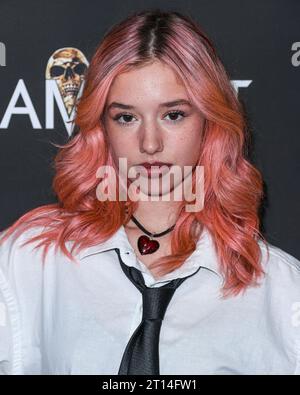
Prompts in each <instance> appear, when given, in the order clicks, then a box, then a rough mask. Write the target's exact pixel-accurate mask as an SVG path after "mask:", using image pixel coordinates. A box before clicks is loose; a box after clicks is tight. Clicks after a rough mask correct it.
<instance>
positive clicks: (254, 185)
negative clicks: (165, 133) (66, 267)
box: [2, 9, 268, 296]
mask: <svg viewBox="0 0 300 395" xmlns="http://www.w3.org/2000/svg"><path fill="white" fill-rule="evenodd" d="M155 60H159V61H161V62H164V63H165V64H167V65H169V66H170V67H172V68H173V70H174V71H175V72H176V73H177V75H178V76H179V77H180V78H181V79H182V80H183V82H184V84H185V86H186V89H187V92H188V95H189V97H190V98H191V100H192V101H193V102H194V103H195V105H196V106H197V107H198V108H199V110H200V111H201V112H202V113H203V114H204V116H205V127H204V131H203V138H202V147H201V150H200V152H199V160H198V165H201V166H204V169H205V180H204V192H205V195H204V196H205V198H204V209H203V210H201V211H199V212H192V213H189V212H185V211H184V210H181V214H180V217H179V219H178V221H177V223H176V226H175V229H174V231H173V232H172V240H171V248H172V255H170V256H166V257H164V258H161V259H159V260H157V261H155V262H154V263H153V264H152V265H151V267H150V268H151V269H155V273H156V275H163V274H165V273H168V272H170V271H172V270H174V269H176V268H178V267H180V266H181V265H182V264H183V262H184V261H185V260H186V258H187V257H188V256H189V255H190V254H191V253H192V252H193V251H194V250H195V247H196V241H197V239H198V237H199V236H200V234H201V231H202V229H203V226H205V227H207V228H208V230H209V231H210V233H211V235H212V236H213V241H214V246H215V248H216V252H217V256H218V259H219V264H220V270H221V272H222V273H223V274H224V276H225V284H224V287H223V294H224V296H226V295H237V294H238V293H239V292H241V291H244V290H245V289H246V288H247V287H248V286H250V285H257V280H258V279H259V278H260V277H261V276H262V275H263V274H264V272H263V269H262V265H261V258H262V256H261V250H260V246H259V244H258V239H261V240H262V241H263V243H264V244H265V245H266V247H268V245H267V242H266V240H265V238H264V236H263V235H262V233H261V232H260V231H259V226H260V220H259V217H258V210H259V207H260V204H261V201H262V198H263V180H262V176H261V174H260V172H259V171H258V170H257V169H256V168H255V167H254V166H253V165H252V164H250V162H249V161H248V160H247V159H246V154H247V149H248V139H247V138H248V132H247V126H246V121H245V119H246V117H245V114H244V112H243V109H242V106H241V104H240V102H239V100H238V98H237V95H236V92H235V91H234V88H233V86H232V85H231V82H230V79H229V76H228V75H227V73H226V71H225V69H224V67H223V65H222V63H221V61H220V59H219V58H218V56H217V54H216V51H215V49H214V47H213V45H212V43H211V42H210V40H209V39H208V37H207V36H206V35H205V34H204V33H203V31H202V30H201V29H200V27H199V26H198V25H197V24H196V23H195V22H194V21H193V20H192V18H190V17H189V16H184V15H182V14H180V13H178V12H162V11H160V10H157V9H156V10H147V11H143V12H135V13H133V14H131V15H130V16H128V17H127V18H126V19H125V20H123V21H121V22H120V23H118V24H116V25H115V26H113V28H112V29H111V30H110V31H109V32H108V33H107V34H106V35H105V36H104V38H103V39H102V41H101V43H100V45H99V46H98V48H97V49H96V52H95V54H94V56H93V57H92V60H91V63H90V66H89V68H88V71H87V75H86V80H85V87H84V90H83V94H82V97H81V99H80V100H79V101H78V106H77V114H76V118H75V126H76V128H77V130H78V133H74V135H73V136H72V139H70V140H69V141H68V142H67V143H66V144H65V145H63V146H61V145H56V146H57V147H59V148H60V150H59V152H58V153H57V155H56V157H55V161H54V162H55V163H54V166H55V170H56V174H55V176H54V179H53V189H54V191H55V193H56V195H57V197H58V203H55V204H47V205H43V206H40V207H37V208H35V209H33V210H31V211H29V212H27V213H25V214H24V215H22V216H21V217H20V218H19V219H18V220H17V221H15V222H14V223H13V225H11V226H10V227H9V228H8V232H6V233H5V235H4V237H3V239H2V241H4V240H5V239H6V238H7V237H8V236H9V235H10V234H11V233H13V232H14V231H15V230H16V229H17V228H18V232H17V235H19V234H20V233H21V232H22V231H23V230H26V229H28V228H31V227H34V226H44V229H43V232H42V233H41V234H39V235H38V236H35V237H33V238H31V239H29V240H27V241H26V242H25V243H24V244H23V245H25V244H28V243H31V242H34V241H36V240H41V242H40V243H39V244H38V245H37V246H36V247H35V248H37V247H40V246H43V247H44V250H43V261H44V259H45V255H46V254H47V251H48V248H49V246H50V245H51V244H52V243H53V242H54V243H55V249H56V250H57V248H58V247H60V248H61V250H62V251H63V253H64V254H65V255H66V256H67V257H69V258H70V259H71V260H72V261H74V257H73V255H72V253H73V251H74V249H75V248H77V250H78V251H80V250H81V249H83V248H86V247H89V246H92V245H95V244H98V243H101V242H103V241H105V240H107V239H108V238H110V237H111V236H112V235H113V234H114V233H115V232H116V231H117V230H118V228H119V227H120V226H121V225H122V224H123V225H124V224H126V223H127V222H128V221H129V218H130V215H131V214H133V213H134V211H135V209H136V207H137V206H136V205H137V202H132V201H130V200H129V199H128V200H127V202H124V201H109V200H108V201H104V202H103V201H99V200H98V199H97V198H96V188H97V185H98V184H99V179H97V178H96V171H97V169H98V168H99V166H104V165H106V164H110V165H112V166H114V163H113V161H112V156H111V153H110V150H109V146H108V144H107V140H106V136H105V130H104V127H103V123H102V114H103V112H104V109H105V105H106V98H107V95H108V92H109V89H110V86H111V84H112V82H113V80H114V78H115V77H116V76H117V75H118V74H120V73H122V72H126V71H130V70H131V69H132V68H135V67H142V66H143V65H145V64H146V63H149V62H153V61H155ZM199 133H200V131H199ZM194 181H195V180H194ZM193 186H194V187H195V185H193ZM185 203H186V202H185V201H183V202H182V207H184V205H185ZM126 207H127V208H128V214H126V211H125V208H126ZM21 224H22V225H23V226H22V227H21V226H20V225H21ZM68 240H73V241H74V244H73V246H72V248H71V252H69V251H68V249H67V248H66V245H65V242H67V241H68Z"/></svg>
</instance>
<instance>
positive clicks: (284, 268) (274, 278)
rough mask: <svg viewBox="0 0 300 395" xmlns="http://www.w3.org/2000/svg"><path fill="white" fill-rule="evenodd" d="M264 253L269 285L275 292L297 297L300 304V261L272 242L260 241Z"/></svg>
mask: <svg viewBox="0 0 300 395" xmlns="http://www.w3.org/2000/svg"><path fill="white" fill-rule="evenodd" d="M259 245H260V249H261V252H262V267H263V270H264V272H265V281H266V284H267V285H270V286H272V290H273V292H278V293H280V292H281V293H282V294H285V295H288V294H289V293H290V294H293V295H294V297H295V296H296V295H297V296H298V298H299V302H300V260H298V259H297V258H296V257H295V256H293V255H292V254H290V253H288V252H287V251H285V250H284V249H282V248H280V247H279V246H277V245H274V244H272V243H270V242H268V243H267V245H268V248H267V247H266V245H265V244H264V243H263V242H262V241H259Z"/></svg>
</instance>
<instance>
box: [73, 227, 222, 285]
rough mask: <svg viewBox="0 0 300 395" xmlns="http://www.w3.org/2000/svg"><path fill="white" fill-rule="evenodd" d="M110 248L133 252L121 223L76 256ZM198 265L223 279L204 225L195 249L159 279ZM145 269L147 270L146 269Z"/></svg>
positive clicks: (80, 257) (164, 278)
mask: <svg viewBox="0 0 300 395" xmlns="http://www.w3.org/2000/svg"><path fill="white" fill-rule="evenodd" d="M112 249H119V250H120V251H122V252H128V251H129V252H131V253H132V254H135V251H134V249H133V248H132V246H131V244H130V243H129V240H128V237H127V234H126V232H125V228H124V226H123V225H121V227H120V228H119V229H118V230H117V231H116V232H115V233H114V234H113V235H112V236H111V237H110V238H109V239H108V240H106V241H104V242H102V243H99V244H97V245H94V246H91V247H87V248H84V249H82V250H81V251H80V252H79V253H78V257H79V259H80V260H82V259H83V258H85V257H87V256H90V255H94V254H99V253H101V252H104V251H108V250H112ZM199 266H201V267H202V268H205V269H207V270H210V271H212V272H214V273H215V274H216V275H218V276H219V277H220V278H221V279H222V280H224V276H223V274H222V273H221V272H220V267H219V263H218V257H217V254H216V250H215V246H214V242H213V238H212V235H211V233H210V232H209V230H208V229H207V228H206V227H204V228H203V232H202V234H201V236H200V238H199V240H198V241H197V243H196V248H195V250H194V251H193V252H192V254H191V255H190V256H189V257H188V258H187V259H186V261H185V262H184V263H183V265H182V266H181V267H179V268H177V269H175V270H174V271H173V272H171V273H170V274H171V276H170V274H169V273H167V274H166V275H165V276H163V277H162V278H161V280H165V281H167V280H169V279H171V277H172V278H173V277H174V278H175V277H176V276H177V275H178V274H180V273H181V271H182V270H183V269H184V270H185V271H186V270H187V271H188V272H191V271H192V270H194V271H195V269H196V268H199ZM142 267H144V268H145V265H143V264H142ZM145 269H146V268H145ZM145 271H147V269H146V270H145Z"/></svg>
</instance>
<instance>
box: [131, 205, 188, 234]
mask: <svg viewBox="0 0 300 395" xmlns="http://www.w3.org/2000/svg"><path fill="white" fill-rule="evenodd" d="M180 204H181V202H180V201H151V200H149V201H139V203H138V208H137V209H136V211H135V212H134V216H135V218H136V219H137V220H138V221H139V222H140V223H141V224H142V225H143V227H144V228H146V229H147V230H148V231H149V232H151V233H160V232H163V231H164V230H166V229H168V228H169V227H171V226H172V225H174V224H175V223H176V221H177V219H178V216H179V211H180ZM126 226H127V227H128V228H136V227H137V226H136V224H135V223H134V222H133V221H132V220H130V221H129V222H128V223H127V224H126Z"/></svg>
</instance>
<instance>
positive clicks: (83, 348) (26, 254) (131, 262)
mask: <svg viewBox="0 0 300 395" xmlns="http://www.w3.org/2000/svg"><path fill="white" fill-rule="evenodd" d="M41 230H42V229H41V228H34V229H30V230H27V231H26V232H24V233H23V234H22V235H21V236H20V237H19V238H18V239H17V240H16V241H12V236H11V237H10V238H9V239H8V240H7V241H6V242H5V243H4V244H1V245H0V371H1V372H2V373H3V374H118V369H119V365H120V362H121V359H122V355H123V353H124V350H125V347H126V345H127V343H128V341H129V339H130V337H131V335H132V333H133V332H134V330H135V329H136V327H137V326H138V325H139V323H140V322H141V318H142V294H141V293H140V291H139V290H138V289H137V288H136V287H135V286H134V285H133V284H132V283H131V282H130V281H129V279H128V278H127V277H126V276H125V274H124V272H123V271H122V268H121V266H120V262H119V259H118V255H117V251H116V250H115V249H119V251H120V256H121V258H122V260H123V262H124V263H125V264H126V265H128V266H134V267H136V268H137V269H139V270H140V271H141V272H142V274H143V277H144V280H145V284H146V285H147V286H148V287H156V286H161V285H163V284H165V283H167V282H169V281H171V280H173V279H174V278H179V277H186V276H188V275H190V274H192V273H195V272H196V271H197V270H198V269H199V267H200V266H201V267H200V270H198V271H197V273H196V274H194V275H193V276H191V277H190V278H188V279H186V280H185V281H184V282H183V283H182V284H181V285H180V287H179V288H178V289H177V290H176V292H175V294H174V296H173V298H172V299H171V301H170V304H169V306H168V308H167V311H166V314H165V317H164V320H163V323H162V327H161V333H160V343H159V357H160V374H162V375H163V374H171V375H175V374H299V373H300V262H299V261H298V260H297V259H296V258H294V257H293V256H291V255H289V254H288V253H286V252H284V251H282V250H281V249H279V248H278V247H275V246H273V245H271V244H269V246H270V259H269V261H268V262H267V260H266V249H265V246H264V245H263V243H262V242H259V244H260V247H261V250H262V253H263V266H264V270H265V272H266V276H265V277H264V279H263V280H262V282H261V285H260V286H259V287H251V288H248V290H247V291H246V293H244V294H241V295H239V296H235V297H231V298H227V299H222V298H221V292H220V289H221V286H222V284H223V281H224V279H223V277H222V275H221V274H220V271H219V268H218V261H217V256H216V252H215V249H214V247H213V243H212V238H211V235H210V233H209V232H208V231H207V230H206V229H204V232H203V234H202V236H201V237H200V239H199V241H198V243H197V248H196V250H195V251H194V252H193V253H192V254H191V255H190V257H189V258H188V259H187V260H186V261H185V262H184V264H183V265H182V266H181V267H180V268H178V269H176V270H175V271H173V272H171V273H168V274H166V275H165V276H163V277H161V278H160V279H159V280H158V281H155V279H154V277H153V276H152V274H151V272H150V271H149V270H148V269H147V267H146V266H145V265H144V264H143V263H142V262H141V261H139V260H138V259H137V257H136V254H135V252H134V249H133V248H132V246H131V245H130V243H129V241H128V238H127V234H126V232H125V229H124V227H123V226H122V227H121V228H119V230H118V231H117V232H116V233H115V234H114V235H113V236H112V237H111V238H110V239H109V240H107V241H106V242H104V243H101V244H99V245H97V246H93V247H90V248H86V249H84V250H82V251H81V252H80V253H79V254H77V255H76V257H77V260H78V263H73V262H71V261H70V260H69V259H68V258H67V257H66V256H65V255H63V254H62V252H60V250H58V251H57V252H55V251H54V247H53V246H51V247H50V249H49V252H48V255H47V258H46V263H45V265H44V266H43V265H42V258H41V257H42V255H41V254H42V249H39V250H35V251H33V247H34V246H35V245H36V244H37V243H33V244H29V245H27V246H25V247H22V248H21V247H20V244H21V243H22V242H24V241H25V240H27V239H28V237H31V236H33V235H36V234H39V232H41ZM2 233H3V232H2ZM69 243H70V242H69ZM69 245H70V246H71V244H69Z"/></svg>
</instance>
